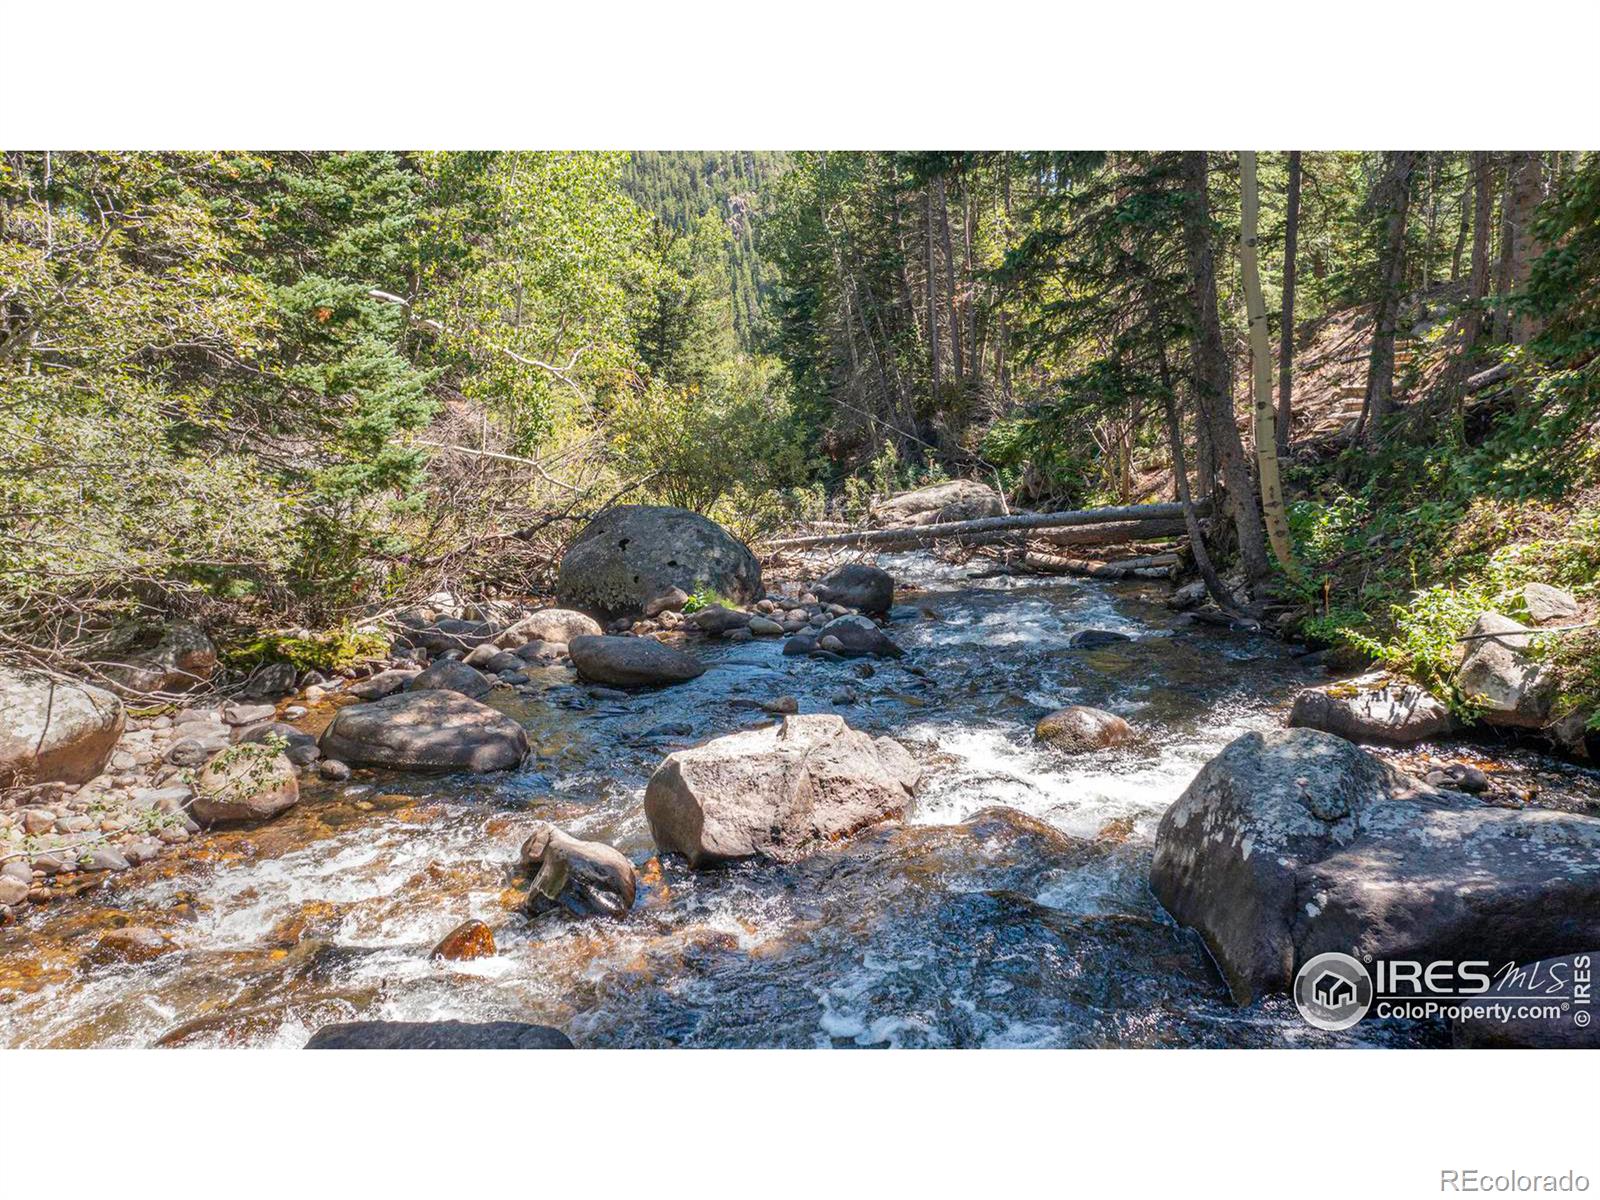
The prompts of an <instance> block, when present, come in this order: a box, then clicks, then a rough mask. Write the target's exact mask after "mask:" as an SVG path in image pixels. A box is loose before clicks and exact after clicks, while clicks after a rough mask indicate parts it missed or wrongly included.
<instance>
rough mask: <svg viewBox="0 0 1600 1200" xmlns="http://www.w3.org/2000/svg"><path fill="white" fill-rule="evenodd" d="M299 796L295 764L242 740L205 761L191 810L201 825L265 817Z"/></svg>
mask: <svg viewBox="0 0 1600 1200" xmlns="http://www.w3.org/2000/svg"><path fill="white" fill-rule="evenodd" d="M299 799H300V785H299V783H298V782H297V781H296V780H295V775H294V765H293V764H292V763H291V762H290V761H289V760H288V759H287V758H285V757H284V756H283V755H282V754H280V753H278V752H277V751H275V750H273V749H271V748H270V746H268V745H265V744H262V743H258V742H241V743H240V744H239V745H237V746H230V747H229V748H228V749H226V750H224V751H222V753H220V754H218V755H216V756H215V757H214V758H212V760H211V761H210V762H208V763H207V764H206V767H205V770H203V771H201V772H200V776H199V778H198V779H196V780H195V788H194V799H193V801H192V805H191V807H192V811H193V812H194V816H195V820H197V821H199V822H200V823H201V824H202V825H231V824H238V823H240V822H245V821H265V820H268V819H270V818H272V817H275V816H277V815H278V814H279V813H281V812H282V811H283V810H284V809H286V808H290V807H292V806H293V805H294V803H295V802H296V801H297V800H299Z"/></svg>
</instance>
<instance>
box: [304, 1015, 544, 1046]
mask: <svg viewBox="0 0 1600 1200" xmlns="http://www.w3.org/2000/svg"><path fill="white" fill-rule="evenodd" d="M305 1048H306V1049H307V1050H571V1049H572V1039H571V1038H569V1037H568V1036H567V1035H566V1034H564V1033H562V1032H561V1031H560V1030H559V1029H552V1028H551V1027H550V1026H548V1025H530V1024H529V1023H527V1022H526V1021H342V1022H340V1023H338V1024H336V1025H324V1026H323V1027H322V1028H321V1029H319V1030H317V1031H316V1033H314V1034H312V1035H311V1040H310V1041H309V1042H307V1043H306V1047H305Z"/></svg>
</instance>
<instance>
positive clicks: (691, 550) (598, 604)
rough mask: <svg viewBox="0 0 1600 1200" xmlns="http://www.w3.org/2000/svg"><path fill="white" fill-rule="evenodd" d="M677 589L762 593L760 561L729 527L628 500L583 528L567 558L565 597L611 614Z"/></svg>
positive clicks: (733, 597)
mask: <svg viewBox="0 0 1600 1200" xmlns="http://www.w3.org/2000/svg"><path fill="white" fill-rule="evenodd" d="M673 588H677V589H679V590H680V591H683V592H684V593H686V594H688V595H693V594H695V593H697V592H698V593H702V594H703V593H712V594H715V595H717V596H720V597H722V598H723V599H725V600H730V601H732V602H733V603H735V604H748V603H750V602H751V601H754V600H756V599H758V598H759V597H760V596H761V594H762V589H761V563H760V561H759V560H757V558H756V556H755V555H754V554H752V553H750V548H749V547H748V546H746V545H745V544H744V543H743V542H741V541H739V539H738V538H736V537H734V536H733V535H732V534H730V533H729V532H728V531H727V530H725V529H723V528H722V526H720V525H718V524H717V523H716V522H715V521H712V520H710V519H708V518H706V517H703V516H701V515H700V514H699V513H694V512H690V511H689V510H687V509H683V508H668V507H659V506H653V505H638V504H625V505H621V506H619V507H617V508H612V509H608V510H607V511H605V512H603V513H601V514H600V515H599V516H597V517H596V518H595V519H594V520H592V521H590V522H589V524H588V525H587V526H585V527H584V530H583V532H582V533H580V534H579V535H578V538H577V540H576V541H575V542H573V543H572V545H571V546H570V547H569V548H568V549H567V552H566V554H564V555H563V556H562V558H561V574H560V578H559V580H558V582H557V584H556V595H557V597H558V598H559V599H560V601H561V603H563V604H565V605H568V606H570V607H572V608H577V609H582V610H583V611H585V612H593V613H598V614H600V615H601V616H603V617H605V618H606V619H608V620H609V619H611V618H614V617H621V616H638V615H641V614H642V613H643V611H644V606H645V605H646V604H648V603H649V602H650V601H651V600H653V599H655V598H656V597H658V596H660V595H662V594H663V593H667V592H670V591H671V590H672V589H673Z"/></svg>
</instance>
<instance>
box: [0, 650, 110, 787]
mask: <svg viewBox="0 0 1600 1200" xmlns="http://www.w3.org/2000/svg"><path fill="white" fill-rule="evenodd" d="M124 721H125V717H124V715H123V711H122V701H121V700H118V699H117V698H116V697H115V696H114V695H112V694H111V693H110V692H108V691H105V690H103V689H101V688H97V687H90V686H89V685H88V684H84V683H75V682H71V681H68V680H64V679H55V678H52V677H51V676H49V675H45V674H43V673H41V672H38V671H20V670H15V669H13V668H11V667H0V786H4V785H6V784H8V783H10V782H12V781H17V782H28V783H50V782H57V781H59V782H61V783H87V782H88V781H89V780H91V779H93V778H94V777H95V776H96V775H98V774H100V772H101V771H102V770H103V769H104V768H105V765H106V760H107V759H109V758H110V757H111V751H112V749H113V748H114V747H115V746H116V744H117V739H118V738H119V737H121V736H122V727H123V723H124Z"/></svg>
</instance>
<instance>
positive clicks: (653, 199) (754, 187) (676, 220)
mask: <svg viewBox="0 0 1600 1200" xmlns="http://www.w3.org/2000/svg"><path fill="white" fill-rule="evenodd" d="M788 158H789V156H788V155H787V154H784V153H781V152H775V151H771V150H704V151H702V150H678V151H656V150H642V151H637V152H635V153H633V154H630V155H629V156H628V165H627V169H626V171H625V172H624V175H623V179H624V181H625V184H626V186H627V190H628V194H629V195H630V196H632V197H633V198H634V200H635V201H637V202H638V204H639V205H640V207H642V208H643V209H644V210H645V211H646V212H650V213H654V214H655V215H656V217H658V218H659V219H660V220H661V222H662V223H663V224H664V225H665V226H666V227H667V228H668V229H670V230H671V231H673V233H675V234H678V235H680V236H692V235H693V234H694V233H695V231H696V230H697V228H698V227H699V226H700V225H701V223H702V222H703V221H707V220H708V219H709V222H710V227H711V229H713V230H715V231H717V235H718V236H720V237H721V238H722V239H723V252H724V254H725V256H726V259H727V265H728V288H729V290H730V292H731V296H732V302H733V327H734V332H735V334H736V336H737V337H738V339H739V344H740V346H741V347H742V348H744V349H746V350H750V349H753V348H756V347H757V346H759V345H760V344H761V342H762V341H763V340H764V339H765V336H766V334H767V322H766V316H767V310H768V307H769V305H770V303H771V299H772V289H773V278H772V271H771V268H770V267H769V266H768V265H767V264H766V263H765V261H764V260H763V259H762V256H761V249H760V246H759V245H758V242H757V238H758V233H759V230H758V225H759V216H758V214H759V212H760V209H761V206H762V201H763V199H764V196H765V193H766V190H767V189H768V188H770V187H771V186H772V184H773V182H774V181H775V180H776V179H777V178H778V176H779V175H780V174H782V172H783V170H784V168H785V165H786V163H787V161H788Z"/></svg>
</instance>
